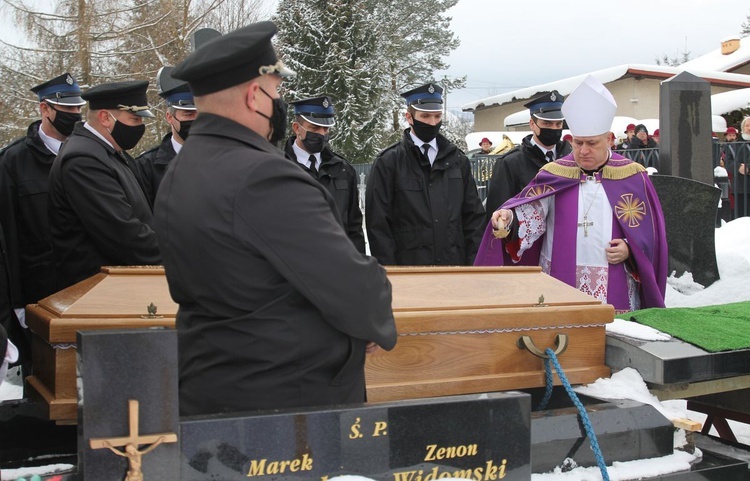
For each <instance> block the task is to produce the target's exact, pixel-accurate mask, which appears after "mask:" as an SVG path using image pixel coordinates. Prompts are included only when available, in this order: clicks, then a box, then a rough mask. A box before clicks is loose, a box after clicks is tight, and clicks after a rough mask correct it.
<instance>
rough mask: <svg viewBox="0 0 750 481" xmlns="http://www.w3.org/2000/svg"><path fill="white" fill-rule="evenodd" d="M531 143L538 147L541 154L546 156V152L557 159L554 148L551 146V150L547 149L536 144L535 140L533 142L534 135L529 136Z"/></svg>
mask: <svg viewBox="0 0 750 481" xmlns="http://www.w3.org/2000/svg"><path fill="white" fill-rule="evenodd" d="M531 143H532V144H533V145H536V146H537V147H539V150H541V151H542V153H543V154H544V155H545V156H546V155H547V152H552V154H553V155H554V156H555V159H556V158H557V152H555V146H554V145H553V146H552V148H551V149H548V148H547V147H545V146H543V145H542V144H540V143H538V142H537V141H536V140H534V135H533V134H532V135H531Z"/></svg>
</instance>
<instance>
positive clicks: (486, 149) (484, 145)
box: [479, 137, 492, 154]
mask: <svg viewBox="0 0 750 481" xmlns="http://www.w3.org/2000/svg"><path fill="white" fill-rule="evenodd" d="M479 148H480V149H482V151H481V152H480V154H489V153H490V152H491V151H492V142H491V141H490V139H488V138H487V137H484V138H483V139H482V141H481V142H479Z"/></svg>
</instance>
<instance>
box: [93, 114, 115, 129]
mask: <svg viewBox="0 0 750 481" xmlns="http://www.w3.org/2000/svg"><path fill="white" fill-rule="evenodd" d="M113 117H114V115H112V114H110V113H109V112H108V111H107V110H100V111H98V112H97V113H96V120H98V121H99V123H100V124H101V125H102V127H104V128H106V129H107V130H109V129H110V128H112V127H114V125H115V121H114V120H112V118H113Z"/></svg>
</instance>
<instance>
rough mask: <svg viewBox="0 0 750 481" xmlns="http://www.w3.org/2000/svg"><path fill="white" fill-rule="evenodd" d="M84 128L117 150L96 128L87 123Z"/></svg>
mask: <svg viewBox="0 0 750 481" xmlns="http://www.w3.org/2000/svg"><path fill="white" fill-rule="evenodd" d="M83 128H85V129H86V130H88V131H89V132H91V133H92V134H94V135H96V136H97V137H99V138H100V139H102V140H103V141H104V142H105V143H106V144H107V145H109V146H110V147H112V148H113V149H114V148H115V146H114V145H112V143H111V142H110V141H109V140H107V139H105V138H104V136H103V135H102V134H100V133H99V131H97V130H96V129H95V128H94V127H92V126H90V125H89V123H88V122H86V123H84V124H83Z"/></svg>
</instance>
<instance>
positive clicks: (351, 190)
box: [284, 136, 365, 254]
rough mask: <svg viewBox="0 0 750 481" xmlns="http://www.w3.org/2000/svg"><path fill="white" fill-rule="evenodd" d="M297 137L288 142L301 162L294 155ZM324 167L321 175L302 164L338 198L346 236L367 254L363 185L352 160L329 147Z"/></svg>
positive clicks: (288, 148)
mask: <svg viewBox="0 0 750 481" xmlns="http://www.w3.org/2000/svg"><path fill="white" fill-rule="evenodd" d="M296 139H297V137H296V136H292V137H291V138H290V139H289V140H287V142H286V147H285V149H284V150H285V152H286V155H287V156H288V157H289V158H291V159H293V160H294V161H295V163H297V157H296V156H295V155H294V149H293V148H292V144H294V142H295V140H296ZM320 159H321V163H320V167H319V168H318V175H317V177H316V176H315V174H314V173H313V172H312V171H311V170H310V169H307V168H306V167H305V166H303V165H302V164H299V163H297V164H298V165H299V166H300V167H302V168H303V169H304V170H306V171H307V172H309V173H310V175H312V176H313V177H314V178H316V179H317V180H318V182H320V183H321V184H323V186H324V187H325V188H326V189H328V192H330V193H331V195H332V196H333V199H334V200H335V201H336V207H338V210H339V214H340V215H341V220H342V221H343V223H344V230H345V231H346V235H347V236H348V237H349V239H351V241H352V242H353V243H354V246H355V247H356V248H357V250H358V251H359V252H361V253H362V254H364V253H365V234H364V232H363V231H362V210H361V209H360V208H359V188H358V187H357V171H356V170H354V167H352V165H351V164H350V163H349V161H348V160H346V159H344V158H343V157H341V156H339V155H338V154H336V153H335V152H333V151H332V150H331V149H330V148H328V146H325V147H324V148H323V151H322V152H321V153H320Z"/></svg>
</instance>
